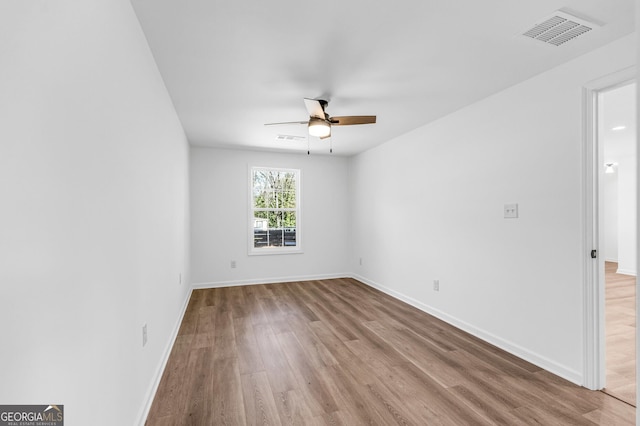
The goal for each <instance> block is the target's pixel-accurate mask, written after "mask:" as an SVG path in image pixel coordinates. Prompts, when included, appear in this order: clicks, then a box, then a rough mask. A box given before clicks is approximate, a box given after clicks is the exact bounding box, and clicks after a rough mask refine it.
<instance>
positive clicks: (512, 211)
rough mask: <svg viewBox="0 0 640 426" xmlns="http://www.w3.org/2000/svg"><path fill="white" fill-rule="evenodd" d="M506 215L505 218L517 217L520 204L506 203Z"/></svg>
mask: <svg viewBox="0 0 640 426" xmlns="http://www.w3.org/2000/svg"><path fill="white" fill-rule="evenodd" d="M504 217H505V219H517V218H518V205H517V204H505V205H504Z"/></svg>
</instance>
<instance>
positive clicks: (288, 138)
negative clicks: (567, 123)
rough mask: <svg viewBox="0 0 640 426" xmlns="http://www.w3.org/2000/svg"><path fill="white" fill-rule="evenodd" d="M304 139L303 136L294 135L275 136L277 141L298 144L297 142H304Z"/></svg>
mask: <svg viewBox="0 0 640 426" xmlns="http://www.w3.org/2000/svg"><path fill="white" fill-rule="evenodd" d="M306 139H307V138H305V137H304V136H296V135H277V136H276V140H277V141H289V142H299V141H304V140H306Z"/></svg>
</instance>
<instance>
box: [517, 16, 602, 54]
mask: <svg viewBox="0 0 640 426" xmlns="http://www.w3.org/2000/svg"><path fill="white" fill-rule="evenodd" d="M597 27H599V25H597V24H594V23H593V22H588V21H585V20H584V19H580V18H578V17H576V16H573V15H570V14H568V13H566V12H562V11H559V10H558V11H556V12H555V13H554V14H553V16H551V17H550V18H547V19H545V20H544V21H542V22H540V23H538V24H536V25H535V26H534V27H533V28H531V29H530V30H528V31H525V32H524V33H523V35H524V36H526V37H530V38H533V39H536V40H540V41H542V42H544V43H547V44H552V45H554V46H560V45H561V44H564V43H566V42H568V41H569V40H573V39H575V38H576V37H579V36H581V35H583V34H586V33H588V32H589V31H591V30H593V29H595V28H597Z"/></svg>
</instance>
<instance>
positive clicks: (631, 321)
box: [583, 67, 637, 405]
mask: <svg viewBox="0 0 640 426" xmlns="http://www.w3.org/2000/svg"><path fill="white" fill-rule="evenodd" d="M635 78H636V68H635V67H629V68H627V69H624V70H621V71H619V72H616V73H613V74H610V75H607V76H604V77H602V78H599V79H597V80H594V81H592V82H590V83H588V84H586V85H585V86H584V88H583V113H584V117H583V123H584V131H583V142H584V144H583V166H584V167H583V182H584V185H583V190H584V192H583V224H584V227H583V229H584V234H583V249H584V254H583V262H584V263H583V265H584V293H583V294H584V315H585V316H584V324H585V334H584V336H585V338H584V344H585V350H584V354H585V358H584V382H583V385H584V386H585V387H587V388H588V389H593V390H603V389H604V390H605V392H611V393H612V394H615V396H616V397H617V398H620V399H623V400H625V401H626V402H629V403H632V405H635V397H634V394H635V391H636V380H635V374H634V373H628V372H627V370H625V371H623V370H622V369H621V368H618V367H621V364H622V363H623V362H622V361H621V358H618V357H620V356H624V357H626V358H627V359H631V360H632V361H631V362H630V363H627V367H630V368H631V369H632V370H633V371H635V281H636V279H635V276H632V275H630V274H631V273H633V274H635V269H636V266H635V250H636V246H635V240H636V236H637V230H636V222H635V217H636V212H635V201H636V193H635V185H636V181H635V176H636V170H635V167H636V165H635V147H636V136H635V126H636V118H635V93H636V87H635V86H636V84H635ZM623 93H625V94H626V95H627V98H628V95H629V94H630V93H631V94H632V96H631V104H630V105H629V103H627V104H626V105H625V106H618V104H617V100H616V98H620V97H621V94H623ZM622 121H624V123H622ZM623 134H624V138H625V139H626V140H628V141H629V142H630V144H627V145H625V146H631V149H632V151H631V152H632V154H631V155H630V156H629V155H622V153H620V152H616V150H617V149H618V148H619V146H617V145H620V143H619V142H620V140H621V139H623ZM607 141H610V143H609V144H608V143H607ZM616 144H617V145H616ZM612 147H614V149H612ZM621 155H622V156H621ZM620 158H624V159H623V160H620ZM612 175H613V176H612ZM614 176H615V178H614ZM629 176H631V177H632V178H631V180H629ZM605 185H607V186H606V187H605ZM625 185H631V186H632V188H633V189H632V191H630V188H628V187H627V186H625ZM612 188H615V191H613V190H612ZM629 193H630V194H631V196H630V197H628V196H627V195H626V194H629ZM612 200H613V201H612ZM621 203H622V204H621ZM625 203H627V204H625ZM629 206H631V207H629ZM605 207H606V208H607V211H605ZM612 207H617V212H616V209H613V210H612ZM630 214H631V217H632V218H633V219H631V220H632V221H633V223H632V224H629V223H628V222H629V220H628V217H627V216H629V215H630ZM621 216H625V219H624V220H623V219H622V217H621ZM607 218H608V219H609V220H608V221H607ZM623 222H624V223H623ZM612 235H615V236H616V238H612ZM612 247H615V249H617V250H614V249H613V248H612ZM629 247H631V249H632V250H633V251H629V250H628V249H629ZM631 256H632V257H633V261H632V262H630V261H628V259H629V258H630V257H631ZM605 260H608V261H609V262H605ZM607 272H608V273H609V274H608V276H607ZM617 275H621V276H630V280H631V282H632V283H633V284H632V285H631V287H630V288H627V290H618V289H616V288H615V287H617V286H620V281H618V280H616V279H615V278H616V276H617ZM607 278H608V279H607ZM607 283H609V287H610V290H609V291H608V296H609V297H607ZM625 291H627V293H626V296H625V297H623V296H622V294H623V293H624V292H625ZM629 291H633V295H632V296H633V300H632V301H631V302H629V300H630V299H629V298H628V297H627V296H629V294H628V292H629ZM623 299H624V300H623ZM609 302H624V303H626V306H628V305H629V304H630V303H631V304H632V305H633V306H634V307H633V308H632V313H631V318H629V317H628V316H626V314H624V315H615V313H616V309H618V308H617V307H616V306H615V303H614V304H611V303H609ZM627 313H628V310H627ZM607 314H609V315H607ZM607 316H609V320H610V321H611V323H610V324H607ZM623 318H624V319H623ZM608 332H611V333H609V334H607V333H608ZM607 341H608V342H609V344H607ZM621 342H624V343H630V344H629V345H626V346H625V347H624V348H621V346H619V345H617V343H621ZM616 348H617V349H616ZM607 360H610V361H612V362H611V364H610V368H609V371H607ZM616 360H618V365H615V364H616ZM616 369H617V370H618V371H616ZM612 372H615V373H617V374H618V375H617V376H615V375H614V374H613V373H612ZM608 373H609V374H608ZM623 377H626V379H623ZM623 388H624V392H621V391H620V390H621V389H623ZM616 391H617V393H616ZM622 394H624V395H622Z"/></svg>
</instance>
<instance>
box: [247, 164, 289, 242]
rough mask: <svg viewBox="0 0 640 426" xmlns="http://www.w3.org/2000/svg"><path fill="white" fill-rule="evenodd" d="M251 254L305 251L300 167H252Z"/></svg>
mask: <svg viewBox="0 0 640 426" xmlns="http://www.w3.org/2000/svg"><path fill="white" fill-rule="evenodd" d="M250 185H251V188H250V194H251V200H250V206H251V207H250V212H249V218H250V219H249V224H250V226H249V254H280V253H294V252H301V250H302V246H301V241H302V239H301V234H300V170H296V169H274V168H266V167H252V168H251V175H250Z"/></svg>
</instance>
